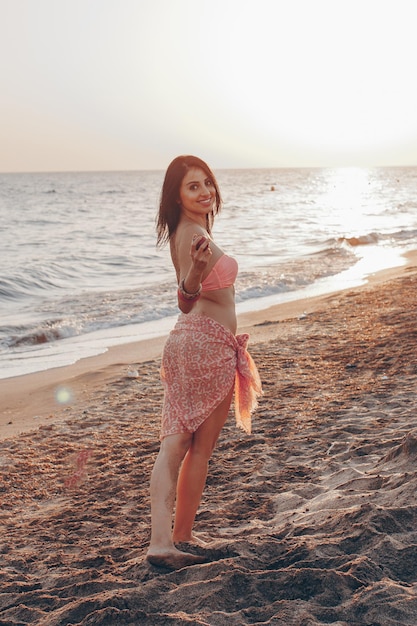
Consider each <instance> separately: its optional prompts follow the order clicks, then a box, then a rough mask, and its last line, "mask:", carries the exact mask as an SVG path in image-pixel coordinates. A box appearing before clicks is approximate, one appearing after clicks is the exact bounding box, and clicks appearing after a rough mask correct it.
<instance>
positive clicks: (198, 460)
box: [173, 388, 233, 543]
mask: <svg viewBox="0 0 417 626" xmlns="http://www.w3.org/2000/svg"><path fill="white" fill-rule="evenodd" d="M232 395H233V388H232V389H231V390H230V392H229V394H228V395H227V396H226V398H225V399H224V400H223V402H221V403H220V404H219V406H218V407H217V408H216V409H215V410H214V411H213V413H212V414H211V415H210V417H208V418H207V419H206V421H205V422H204V423H203V424H202V425H201V426H200V428H199V429H198V430H197V431H196V432H195V433H194V437H193V440H192V443H191V446H190V448H189V450H188V452H187V454H186V456H185V459H184V462H183V464H182V466H181V470H180V472H179V477H178V485H177V506H176V512H175V523H174V531H173V541H174V542H175V543H181V542H192V541H193V534H192V528H193V525H194V520H195V516H196V514H197V510H198V507H199V505H200V501H201V496H202V493H203V490H204V486H205V484H206V478H207V470H208V462H209V460H210V457H211V455H212V452H213V449H214V446H215V445H216V442H217V439H218V437H219V434H220V431H221V429H222V428H223V426H224V423H225V421H226V419H227V415H228V412H229V408H230V403H231V401H232Z"/></svg>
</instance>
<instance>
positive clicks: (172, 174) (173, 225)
mask: <svg viewBox="0 0 417 626" xmlns="http://www.w3.org/2000/svg"><path fill="white" fill-rule="evenodd" d="M193 167H198V168H199V169H201V170H203V172H204V173H205V174H206V176H208V177H209V178H210V179H211V180H212V182H213V185H214V189H215V191H216V208H215V209H213V210H212V211H211V213H210V214H209V215H208V216H207V232H208V233H209V234H210V231H211V227H212V224H213V219H214V216H215V215H217V213H218V212H219V211H220V208H221V204H222V199H221V196H220V191H219V186H218V184H217V181H216V178H215V176H214V174H213V172H212V171H211V169H210V168H209V166H208V165H207V163H205V162H204V161H202V160H201V159H199V158H198V157H196V156H191V155H186V156H179V157H176V158H175V159H174V160H173V161H172V162H171V163H170V164H169V166H168V169H167V171H166V173H165V179H164V183H163V185H162V191H161V199H160V203H159V213H158V217H157V223H156V232H157V245H158V246H162V245H163V244H165V243H167V242H168V241H169V240H170V238H171V236H172V235H173V234H174V233H175V231H176V230H177V226H178V223H179V221H180V217H181V207H180V204H179V197H180V187H181V183H182V181H183V178H184V176H185V175H186V173H187V172H188V170H190V169H192V168H193Z"/></svg>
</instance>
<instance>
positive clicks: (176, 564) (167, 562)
mask: <svg viewBox="0 0 417 626" xmlns="http://www.w3.org/2000/svg"><path fill="white" fill-rule="evenodd" d="M146 560H147V561H148V563H150V564H151V565H154V566H155V567H165V568H166V569H171V570H175V569H181V568H183V567H189V566H190V565H199V564H201V563H206V562H207V559H206V558H205V557H203V556H198V555H197V554H189V553H188V552H181V551H180V550H175V551H171V552H161V553H154V554H152V553H149V552H148V554H147V555H146Z"/></svg>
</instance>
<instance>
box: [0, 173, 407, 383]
mask: <svg viewBox="0 0 417 626" xmlns="http://www.w3.org/2000/svg"><path fill="white" fill-rule="evenodd" d="M215 174H216V178H217V180H218V183H219V186H220V190H221V194H222V197H223V208H222V211H221V213H220V214H219V215H218V216H217V218H216V222H215V225H214V229H213V236H214V239H215V241H216V243H217V244H218V245H219V246H220V247H221V248H223V250H224V251H225V252H227V253H228V254H230V255H232V256H234V257H235V258H236V259H237V261H238V263H239V276H238V279H237V283H236V302H237V312H238V314H239V313H243V312H247V311H251V310H262V309H266V308H267V307H269V306H271V305H273V304H279V303H283V302H288V301H290V300H296V299H299V298H302V297H306V296H312V295H318V294H324V293H330V292H332V291H335V290H339V289H343V288H349V287H352V286H357V285H360V284H363V283H364V282H365V281H366V280H367V277H368V276H369V275H371V274H372V273H374V272H377V271H378V270H381V269H385V268H388V267H394V266H399V265H401V264H403V263H404V256H403V254H404V252H407V251H408V250H414V249H416V248H417V194H416V189H417V168H416V167H393V168H387V167H385V168H368V169H367V168H311V169H309V168H296V169H282V168H281V169H236V170H232V169H229V170H218V171H215ZM163 177H164V172H163V171H127V172H80V173H74V172H68V173H61V172H59V173H57V172H56V173H15V174H9V173H7V174H0V268H1V269H0V378H9V377H14V376H20V375H23V374H28V373H32V372H39V371H46V370H49V369H50V368H53V367H60V366H64V365H69V364H72V363H75V362H77V361H78V360H79V359H82V358H85V357H89V356H93V355H98V354H101V353H103V352H105V351H106V350H107V349H108V348H109V347H110V346H113V345H121V344H126V343H130V342H133V341H139V340H141V339H149V338H153V337H156V336H161V335H165V334H167V333H168V332H169V330H170V329H171V328H172V327H173V325H174V323H175V320H176V317H177V315H178V309H177V296H176V280H175V273H174V270H173V267H172V264H171V261H170V257H169V250H168V248H167V247H165V248H162V249H158V248H157V247H156V234H155V220H156V214H157V211H158V203H159V196H160V189H161V186H162V182H163ZM138 350H140V348H138ZM139 356H140V355H139V354H138V357H139Z"/></svg>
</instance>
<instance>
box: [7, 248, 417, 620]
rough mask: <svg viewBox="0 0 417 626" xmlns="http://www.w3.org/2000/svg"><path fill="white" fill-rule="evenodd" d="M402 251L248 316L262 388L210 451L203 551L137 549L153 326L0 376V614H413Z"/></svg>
mask: <svg viewBox="0 0 417 626" xmlns="http://www.w3.org/2000/svg"><path fill="white" fill-rule="evenodd" d="M410 261H411V262H410V264H409V265H408V266H407V267H405V268H397V270H396V271H395V272H391V273H389V272H388V273H385V274H384V276H383V277H382V278H381V277H380V278H379V279H378V280H376V281H373V282H371V283H370V284H369V285H366V286H364V287H361V288H357V289H352V290H347V291H344V292H340V293H335V294H332V295H329V296H326V297H320V298H317V299H314V300H311V301H308V302H302V303H300V302H299V303H296V304H293V305H287V306H286V307H284V306H283V307H274V308H273V309H270V310H268V311H266V312H260V313H259V314H257V315H256V314H253V315H250V314H247V315H246V316H245V317H242V319H241V320H240V326H241V327H240V330H249V332H250V334H251V338H252V339H251V345H250V351H251V354H252V356H253V358H254V359H255V361H256V363H257V365H258V368H259V371H260V374H261V378H262V382H263V388H264V396H263V398H262V399H261V400H260V404H259V408H258V410H257V413H256V414H255V417H254V420H253V434H252V435H250V436H248V435H246V434H245V433H243V432H242V431H238V430H237V429H236V427H235V425H234V423H233V416H232V412H231V414H230V417H229V420H228V423H227V425H226V427H225V429H224V431H223V433H222V435H221V438H220V441H219V443H218V446H217V448H216V450H215V453H214V455H213V459H212V461H211V464H210V471H209V477H208V482H207V487H206V490H205V492H204V496H203V501H202V503H201V507H200V510H199V513H198V517H197V523H196V531H197V532H198V533H200V534H201V536H202V537H203V538H205V539H207V540H210V541H211V543H210V548H209V549H208V550H207V551H206V556H207V557H208V559H209V562H207V563H205V564H203V565H195V566H191V567H185V568H183V569H181V570H179V571H173V572H169V571H165V570H161V569H157V568H155V567H152V566H151V565H149V564H148V563H146V561H145V560H144V555H145V550H146V547H147V544H148V541H149V501H148V486H149V476H150V471H151V468H152V465H153V462H154V459H155V456H156V454H157V451H158V447H159V443H158V433H159V416H160V409H161V403H162V388H161V385H160V382H159V376H158V370H159V358H160V357H159V354H160V348H161V345H162V340H161V341H159V340H158V341H155V340H154V341H153V342H150V343H149V345H148V346H144V345H141V346H140V347H138V346H130V347H123V349H122V350H120V349H115V350H114V351H110V353H108V354H107V355H103V356H102V357H97V359H92V360H86V361H85V362H84V363H82V362H80V363H79V364H77V365H76V366H73V367H71V368H61V369H60V370H54V371H51V372H48V373H44V374H39V375H33V376H25V377H21V379H19V380H18V379H10V380H9V381H0V382H1V384H0V393H1V396H0V397H1V400H0V406H1V409H2V410H1V420H2V421H1V424H0V426H1V434H2V441H0V467H1V483H0V498H1V511H0V531H1V535H0V582H1V585H0V624H8V625H10V624H19V625H26V624H38V625H39V626H54V625H63V624H79V625H82V626H87V625H92V624H97V625H100V626H104V625H106V624H109V625H112V626H113V625H118V624H149V625H159V624H161V625H162V624H164V625H165V624H175V625H180V624H181V625H182V624H193V625H209V626H223V625H224V626H226V625H227V626H242V625H244V624H285V625H295V626H315V625H318V624H333V625H337V626H341V625H343V626H364V625H368V626H378V625H383V626H394V625H395V626H398V625H410V626H415V624H416V623H417V569H416V558H417V503H416V496H415V494H416V491H417V465H416V461H417V360H416V353H417V324H416V311H417V270H416V264H415V261H416V257H415V255H414V256H413V257H410ZM139 352H140V356H139V357H138V354H139ZM57 386H61V387H63V391H62V390H61V394H63V395H62V396H61V400H63V399H65V393H66V392H68V394H69V398H67V399H70V401H69V402H68V403H63V404H60V405H59V404H57V403H56V390H57ZM18 390H20V393H18ZM197 551H198V550H197Z"/></svg>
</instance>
